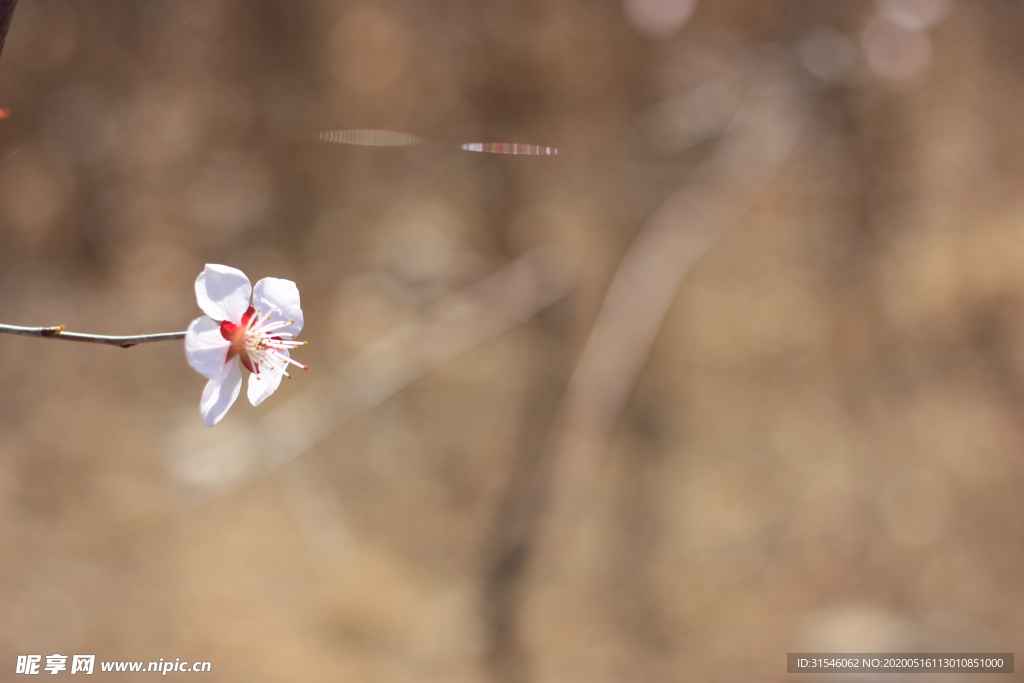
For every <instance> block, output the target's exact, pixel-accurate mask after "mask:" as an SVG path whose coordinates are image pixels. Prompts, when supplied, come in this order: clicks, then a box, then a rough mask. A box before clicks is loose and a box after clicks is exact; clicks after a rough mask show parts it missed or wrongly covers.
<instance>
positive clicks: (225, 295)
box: [185, 263, 306, 427]
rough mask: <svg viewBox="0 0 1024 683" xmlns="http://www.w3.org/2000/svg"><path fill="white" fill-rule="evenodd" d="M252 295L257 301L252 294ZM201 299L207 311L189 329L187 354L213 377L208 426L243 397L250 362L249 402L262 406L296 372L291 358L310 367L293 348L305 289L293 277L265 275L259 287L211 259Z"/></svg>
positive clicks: (203, 404) (203, 403)
mask: <svg viewBox="0 0 1024 683" xmlns="http://www.w3.org/2000/svg"><path fill="white" fill-rule="evenodd" d="M250 294H252V295H253V296H252V303H251V304H250V303H249V295H250ZM196 299H197V300H198V301H199V308H201V309H202V311H203V313H205V314H206V315H204V316H202V317H200V318H196V319H195V320H193V321H192V324H191V325H189V326H188V331H187V332H186V333H185V357H186V358H187V359H188V364H189V365H191V366H192V367H193V368H194V369H195V370H196V372H198V373H199V374H201V375H202V376H203V377H206V378H207V379H208V380H210V381H209V382H207V383H206V388H205V389H203V398H202V400H200V402H199V413H200V414H201V415H202V416H203V424H205V425H206V426H207V427H212V426H213V425H215V424H217V423H218V422H220V420H221V418H223V417H224V415H225V414H227V412H228V408H230V407H231V404H232V403H234V402H235V399H236V398H238V392H239V391H240V390H241V388H242V371H241V369H240V368H239V364H241V365H244V366H245V368H246V370H248V371H249V372H250V373H252V374H250V375H249V390H248V395H249V401H250V402H251V403H252V404H253V405H254V406H258V405H259V404H260V403H262V402H263V399H265V398H266V397H267V396H270V395H271V394H272V393H274V391H275V390H276V389H277V387H278V386H279V385H280V384H281V378H282V377H290V376H291V375H288V373H287V372H285V370H286V369H287V368H288V365H289V363H290V364H293V365H297V366H299V367H300V368H302V369H303V370H305V369H306V366H305V365H303V364H301V363H298V362H296V361H295V360H293V359H292V358H291V356H289V353H288V352H289V350H291V349H294V348H295V347H297V346H302V345H303V344H305V343H306V342H303V341H295V335H297V334H298V333H299V332H300V331H301V330H302V308H300V307H299V289H298V287H296V286H295V283H294V282H292V281H291V280H279V279H277V278H273V277H267V278H263V279H262V280H260V281H259V282H257V283H256V289H255V291H253V288H252V285H250V284H249V278H247V277H246V276H245V273H243V272H242V271H240V270H238V269H237V268H230V267H228V266H221V265H217V264H214V263H207V264H206V268H205V269H204V270H203V272H202V273H200V274H199V277H198V278H196Z"/></svg>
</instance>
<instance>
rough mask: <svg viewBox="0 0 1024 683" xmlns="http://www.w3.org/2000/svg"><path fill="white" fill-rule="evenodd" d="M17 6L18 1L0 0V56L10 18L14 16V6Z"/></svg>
mask: <svg viewBox="0 0 1024 683" xmlns="http://www.w3.org/2000/svg"><path fill="white" fill-rule="evenodd" d="M17 4H18V0H0V55H2V54H3V52H4V41H5V40H6V39H7V29H8V28H10V27H11V17H12V16H13V15H14V6H15V5H17Z"/></svg>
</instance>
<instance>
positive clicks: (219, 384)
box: [199, 359, 242, 427]
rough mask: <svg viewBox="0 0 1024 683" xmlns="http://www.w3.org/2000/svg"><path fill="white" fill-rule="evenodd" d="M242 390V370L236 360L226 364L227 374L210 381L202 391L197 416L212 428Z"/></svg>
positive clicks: (225, 413)
mask: <svg viewBox="0 0 1024 683" xmlns="http://www.w3.org/2000/svg"><path fill="white" fill-rule="evenodd" d="M241 390H242V370H241V367H240V366H239V363H238V360H237V359H235V360H232V361H231V362H230V363H228V369H227V372H225V373H224V374H223V376H221V377H219V378H217V379H211V380H210V381H209V382H207V383H206V388H205V389H203V398H202V399H201V400H200V401H199V414H200V415H201V416H202V417H203V424H204V425H206V426H207V427H212V426H213V425H215V424H217V423H218V422H220V421H221V418H223V417H224V416H225V415H227V412H228V408H230V407H231V404H232V403H234V402H235V399H236V398H238V392H240V391H241Z"/></svg>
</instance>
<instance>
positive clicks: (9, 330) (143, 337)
mask: <svg viewBox="0 0 1024 683" xmlns="http://www.w3.org/2000/svg"><path fill="white" fill-rule="evenodd" d="M64 328H65V326H64V325H57V326H56V327H20V326H18V325H3V324H0V334H18V335H21V336H24V337H42V338H43V339H60V340H61V341H74V342H86V343H88V344H107V345H108V346H120V347H121V348H122V349H127V348H130V347H132V346H135V345H136V344H145V343H147V342H161V341H175V340H178V339H184V338H185V333H184V332H159V333H157V334H135V335H127V336H118V337H114V336H109V335H105V334H85V333H83V332H68V331H66V330H65V329H64Z"/></svg>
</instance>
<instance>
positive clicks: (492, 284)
mask: <svg viewBox="0 0 1024 683" xmlns="http://www.w3.org/2000/svg"><path fill="white" fill-rule="evenodd" d="M570 284H571V279H570V277H569V274H568V272H567V271H566V269H565V267H564V266H563V265H562V264H561V262H560V261H559V260H557V259H553V258H551V257H550V255H549V254H547V253H545V252H544V251H542V250H535V251H531V252H527V253H526V254H524V255H523V256H520V257H519V258H518V259H516V260H515V261H513V262H512V263H510V264H508V265H506V266H504V267H503V268H501V269H500V270H498V271H497V272H495V273H493V274H491V275H490V276H488V277H486V278H484V279H483V280H481V281H480V282H477V283H476V284H474V285H472V286H471V287H469V288H468V289H466V290H464V291H463V292H460V293H458V294H455V295H452V296H450V297H448V298H447V299H445V300H443V301H441V302H440V303H439V304H437V305H436V306H434V307H433V308H432V309H430V310H428V311H427V312H426V313H425V314H424V315H423V317H422V318H421V319H420V320H418V321H415V322H412V323H408V324H406V325H403V326H401V327H399V328H397V329H395V330H394V331H392V332H391V333H389V334H387V335H385V336H384V337H383V338H381V339H379V340H378V341H376V342H374V343H373V344H370V345H369V346H367V347H366V348H364V349H363V350H362V351H361V352H360V353H358V354H357V355H355V356H354V357H352V358H350V359H349V360H347V361H346V362H344V363H342V364H341V365H340V366H339V367H338V369H337V370H336V371H335V372H334V374H333V376H332V377H327V378H325V379H323V380H320V381H319V382H317V383H315V384H314V385H312V386H311V387H309V388H308V389H305V390H304V391H303V392H302V393H300V394H297V395H295V396H293V397H291V398H289V399H288V400H287V401H286V402H284V403H283V404H281V405H279V406H278V407H277V408H275V409H274V410H273V411H272V412H271V413H269V414H268V415H267V416H266V417H264V418H262V419H261V420H259V421H258V422H257V423H256V424H254V425H252V426H251V427H249V428H247V429H244V430H242V432H241V433H239V434H237V435H233V436H231V437H229V438H227V439H226V440H224V441H220V442H216V439H218V436H217V435H216V434H211V432H210V430H203V431H202V432H199V431H198V430H197V431H196V432H195V433H194V437H193V439H203V440H211V441H214V442H213V443H210V442H209V441H206V443H202V442H199V443H197V442H196V441H195V440H192V441H189V443H185V444H181V445H180V446H179V447H178V448H176V449H175V451H176V452H175V453H172V456H176V462H174V463H173V464H172V468H173V469H174V470H175V471H176V472H177V473H178V474H179V475H180V476H179V478H180V479H184V480H186V481H191V482H192V483H193V484H200V483H208V484H210V483H212V484H215V486H214V488H216V489H217V491H216V493H224V492H226V491H227V490H233V489H237V488H240V487H241V486H244V485H246V484H247V483H249V482H250V481H252V480H254V479H255V478H258V477H262V476H264V475H266V474H269V473H271V472H273V471H275V470H277V469H278V468H280V467H281V466H282V465H284V464H285V463H288V462H290V461H292V460H294V459H295V458H297V457H299V456H300V455H302V454H304V453H305V452H306V451H308V450H309V449H311V448H313V447H314V446H315V445H316V444H318V443H319V442H320V441H322V440H323V439H325V438H327V437H328V436H330V435H331V434H332V433H334V432H335V431H337V430H338V429H339V428H340V427H341V426H342V425H344V424H345V423H346V422H348V421H349V420H351V419H352V418H354V417H355V416H357V415H360V414H362V413H365V412H366V411H368V410H371V409H373V408H374V407H376V406H378V405H380V404H381V403H382V402H384V401H385V400H387V399H388V398H390V397H391V396H393V395H395V394H396V393H397V392H399V391H400V390H401V389H403V388H404V387H406V386H408V385H409V384H411V383H412V382H414V381H416V380H417V379H419V378H420V377H423V376H425V375H427V374H429V373H430V372H432V371H433V370H435V369H436V368H438V367H439V366H441V365H443V364H444V363H446V362H448V361H450V360H452V359H454V358H456V357H458V356H459V355H460V354H462V353H464V352H466V351H468V350H469V349H471V348H473V347H474V346H476V345H478V344H480V343H482V342H484V341H486V340H487V339H490V338H493V337H496V336H498V335H500V334H502V333H504V332H506V331H508V330H509V329H511V328H513V327H515V326H516V325H519V324H521V323H523V322H525V321H527V320H529V319H530V318H532V317H533V316H534V315H536V314H537V312H538V311H540V310H542V309H544V308H546V307H547V306H549V305H551V304H552V303H554V302H555V301H557V300H559V299H560V298H562V297H563V296H564V295H565V293H566V292H567V291H568V289H569V286H570ZM217 463H227V464H228V466H227V467H225V468H223V471H228V472H233V473H237V476H235V478H234V479H232V480H230V481H225V480H220V481H210V478H209V477H206V478H204V475H203V474H202V473H204V472H209V471H211V470H215V469H217V467H218V466H217ZM190 473H195V474H196V476H190ZM213 479H216V477H213Z"/></svg>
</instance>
